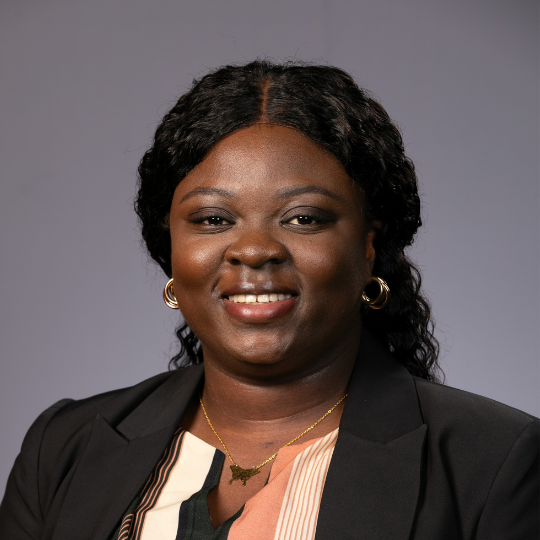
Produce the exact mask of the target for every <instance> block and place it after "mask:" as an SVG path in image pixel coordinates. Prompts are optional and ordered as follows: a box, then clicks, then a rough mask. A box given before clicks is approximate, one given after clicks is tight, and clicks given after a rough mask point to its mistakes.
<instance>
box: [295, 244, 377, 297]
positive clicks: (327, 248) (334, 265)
mask: <svg viewBox="0 0 540 540" xmlns="http://www.w3.org/2000/svg"><path fill="white" fill-rule="evenodd" d="M306 248H307V249H306ZM296 263H297V266H298V268H299V270H300V273H301V275H304V276H305V277H309V283H306V286H309V287H310V288H312V289H317V290H318V291H319V294H320V293H322V296H324V298H325V301H332V300H331V299H328V298H327V296H332V297H333V298H334V299H336V300H337V297H340V298H341V297H345V298H346V303H349V302H352V303H358V302H359V301H360V296H361V294H362V290H363V283H364V279H365V277H364V274H365V267H366V259H365V255H364V246H363V243H362V242H361V240H359V239H357V238H350V239H349V240H343V241H334V242H328V243H325V244H324V245H313V246H311V247H310V246H309V243H306V244H304V249H303V250H302V251H301V252H300V253H299V254H298V256H297V261H296Z"/></svg>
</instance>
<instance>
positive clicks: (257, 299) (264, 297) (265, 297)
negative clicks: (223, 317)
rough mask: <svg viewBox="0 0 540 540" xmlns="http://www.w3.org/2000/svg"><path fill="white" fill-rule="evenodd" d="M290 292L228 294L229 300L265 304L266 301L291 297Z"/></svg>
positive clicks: (239, 302)
mask: <svg viewBox="0 0 540 540" xmlns="http://www.w3.org/2000/svg"><path fill="white" fill-rule="evenodd" d="M291 296H292V294H275V293H272V294H235V295H234V296H229V300H230V301H231V302H235V303H237V304H267V303H268V302H279V301H280V300H287V299H288V298H291Z"/></svg>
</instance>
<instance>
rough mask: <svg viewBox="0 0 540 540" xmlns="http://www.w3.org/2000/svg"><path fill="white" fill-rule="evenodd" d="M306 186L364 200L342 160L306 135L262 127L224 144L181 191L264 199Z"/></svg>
mask: <svg viewBox="0 0 540 540" xmlns="http://www.w3.org/2000/svg"><path fill="white" fill-rule="evenodd" d="M304 183H306V184H315V185H320V186H321V187H325V188H327V189H333V190H335V191H338V192H341V194H342V195H344V196H350V195H356V196H357V195H358V194H359V189H358V188H357V187H356V186H355V185H354V183H353V181H352V179H351V178H350V177H349V176H348V174H347V172H346V171H345V169H344V168H343V166H342V165H341V164H340V163H339V162H338V160H337V159H336V158H335V157H334V156H332V155H331V154H329V153H328V152H327V151H326V150H324V149H323V148H321V147H320V146H319V145H317V144H316V143H315V142H314V141H312V140H311V139H309V138H308V137H306V136H305V135H304V134H302V133H301V132H299V131H297V130H295V129H292V128H288V127H283V126H275V125H269V124H257V125H254V126H250V127H248V128H244V129H241V130H239V131H236V132H234V133H232V134H231V135H228V136H227V137H224V138H223V139H222V140H220V141H219V142H218V143H217V144H216V145H215V146H214V147H213V148H212V150H211V151H210V152H209V153H208V155H207V156H206V157H205V159H204V160H203V161H202V162H201V163H199V165H198V166H197V167H196V168H195V169H193V170H192V171H191V172H190V173H189V174H188V175H187V176H186V178H185V179H184V180H182V182H180V184H179V186H178V188H177V190H178V191H180V192H187V191H188V190H191V189H193V188H194V187H198V186H204V187H224V188H227V189H235V190H239V191H246V190H248V191H251V190H256V191H258V192H259V193H262V192H269V191H272V190H277V189H280V188H283V187H286V186H289V185H293V184H295V185H297V184H304Z"/></svg>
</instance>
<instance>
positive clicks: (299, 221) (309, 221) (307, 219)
mask: <svg viewBox="0 0 540 540" xmlns="http://www.w3.org/2000/svg"><path fill="white" fill-rule="evenodd" d="M288 223H290V224H291V225H314V224H315V223H319V221H318V220H317V219H315V218H314V217H313V216H295V217H293V218H292V219H290V220H289V221H288Z"/></svg>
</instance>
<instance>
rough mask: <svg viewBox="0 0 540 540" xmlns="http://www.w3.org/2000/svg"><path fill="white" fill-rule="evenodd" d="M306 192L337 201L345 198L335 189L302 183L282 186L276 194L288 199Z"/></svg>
mask: <svg viewBox="0 0 540 540" xmlns="http://www.w3.org/2000/svg"><path fill="white" fill-rule="evenodd" d="M304 193H317V194H319V195H325V196H326V197H330V198H331V199H335V200H336V201H341V200H343V199H342V198H341V197H340V196H339V195H338V194H337V193H334V192H333V191H330V190H329V189H326V188H323V187H321V186H314V185H312V184H308V185H305V184H302V185H299V186H293V187H288V188H282V189H279V190H278V191H277V193H276V196H277V197H278V198H280V199H286V198H288V197H295V196H296V195H303V194H304Z"/></svg>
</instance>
